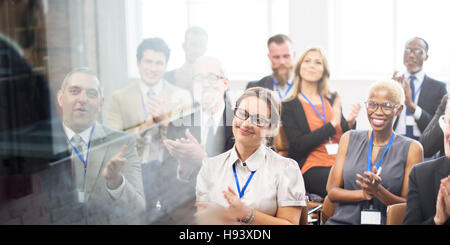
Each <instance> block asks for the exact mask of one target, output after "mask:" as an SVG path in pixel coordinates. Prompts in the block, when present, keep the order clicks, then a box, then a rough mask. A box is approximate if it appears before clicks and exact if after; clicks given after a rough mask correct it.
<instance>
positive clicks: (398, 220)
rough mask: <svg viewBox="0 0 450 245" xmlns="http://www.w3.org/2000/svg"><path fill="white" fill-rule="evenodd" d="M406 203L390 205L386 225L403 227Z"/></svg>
mask: <svg viewBox="0 0 450 245" xmlns="http://www.w3.org/2000/svg"><path fill="white" fill-rule="evenodd" d="M405 211H406V203H397V204H393V205H389V206H388V207H387V213H386V216H387V217H386V225H401V224H403V219H404V218H405Z"/></svg>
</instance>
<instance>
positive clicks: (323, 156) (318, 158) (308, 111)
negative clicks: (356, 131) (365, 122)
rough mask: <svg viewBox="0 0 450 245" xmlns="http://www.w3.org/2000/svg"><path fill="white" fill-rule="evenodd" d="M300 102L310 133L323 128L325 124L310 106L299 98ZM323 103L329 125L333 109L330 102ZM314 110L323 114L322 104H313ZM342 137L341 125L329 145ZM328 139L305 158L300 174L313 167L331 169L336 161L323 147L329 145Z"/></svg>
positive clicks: (337, 142) (334, 156)
mask: <svg viewBox="0 0 450 245" xmlns="http://www.w3.org/2000/svg"><path fill="white" fill-rule="evenodd" d="M299 99H300V102H301V103H302V106H303V109H304V111H305V115H306V120H307V122H308V125H309V128H310V129H311V132H312V131H315V130H317V129H319V128H321V127H323V126H324V125H325V124H324V122H323V121H322V118H320V117H319V115H317V112H316V111H315V110H314V109H313V108H312V107H311V105H310V104H309V103H308V101H306V100H305V99H304V98H303V97H300V96H299ZM323 101H324V102H325V112H326V121H327V123H329V122H330V121H331V119H332V118H333V109H332V107H331V105H330V102H328V100H327V99H325V98H324V100H323ZM314 106H315V107H316V109H317V110H318V111H319V112H320V113H321V114H323V111H322V103H320V104H317V105H316V104H314ZM341 136H342V128H341V125H338V126H337V128H336V134H334V135H333V136H332V137H331V143H333V144H335V143H336V144H339V140H340V139H341ZM329 143H330V141H329V139H326V140H324V141H323V142H322V144H320V145H319V146H317V147H316V148H315V149H314V150H313V151H312V152H311V153H310V154H309V155H308V157H307V158H306V160H305V163H304V164H303V166H302V169H301V171H302V174H304V173H306V171H308V170H309V169H310V168H313V167H331V166H333V164H334V161H335V160H336V155H328V152H327V149H326V148H325V145H327V144H329Z"/></svg>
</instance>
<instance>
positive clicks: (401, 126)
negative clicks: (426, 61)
mask: <svg viewBox="0 0 450 245" xmlns="http://www.w3.org/2000/svg"><path fill="white" fill-rule="evenodd" d="M404 76H405V78H406V79H407V81H408V86H409V82H410V81H411V80H410V77H411V76H412V74H410V73H408V72H405V73H404ZM414 76H415V77H416V80H414V88H415V89H416V91H417V89H419V87H420V86H421V85H422V83H423V79H424V77H425V72H424V71H423V70H421V71H420V72H418V73H416V74H414ZM416 91H414V92H416ZM421 91H422V89H420V90H419V91H418V92H417V94H416V95H415V100H414V101H413V102H414V104H415V105H416V111H415V112H414V114H413V117H414V119H415V120H419V119H420V116H422V108H420V106H418V105H417V102H418V101H419V96H420V92H421ZM395 132H396V133H398V134H401V135H406V105H404V104H403V111H402V112H401V113H400V116H399V118H398V123H397V128H396V129H395ZM413 134H414V136H416V137H420V136H421V133H420V129H419V127H418V126H417V123H416V122H415V121H414V122H413Z"/></svg>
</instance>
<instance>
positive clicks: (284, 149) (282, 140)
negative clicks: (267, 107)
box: [273, 126, 290, 157]
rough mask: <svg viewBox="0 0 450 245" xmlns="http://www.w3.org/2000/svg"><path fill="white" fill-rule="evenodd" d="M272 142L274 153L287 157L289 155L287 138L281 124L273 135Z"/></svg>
mask: <svg viewBox="0 0 450 245" xmlns="http://www.w3.org/2000/svg"><path fill="white" fill-rule="evenodd" d="M273 144H274V148H275V152H276V153H278V154H280V155H281V156H284V157H287V156H288V155H289V147H290V143H289V140H288V138H287V137H286V133H285V132H284V129H283V126H280V128H279V131H278V134H277V135H275V137H273Z"/></svg>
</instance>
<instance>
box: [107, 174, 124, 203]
mask: <svg viewBox="0 0 450 245" xmlns="http://www.w3.org/2000/svg"><path fill="white" fill-rule="evenodd" d="M121 175H122V184H121V185H120V186H119V187H118V188H117V189H114V190H111V189H109V188H108V186H107V185H106V190H107V191H108V193H109V194H110V195H111V196H112V198H113V199H119V198H120V196H121V195H122V192H123V189H125V183H126V182H127V179H125V176H123V174H121Z"/></svg>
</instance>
